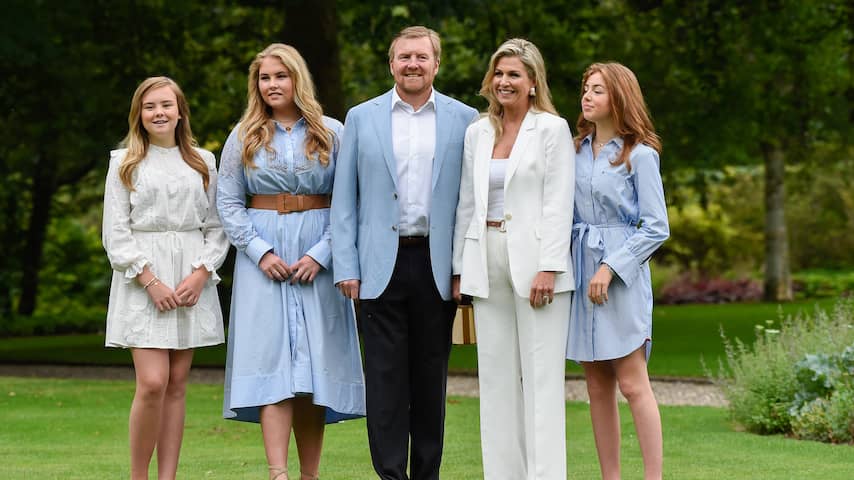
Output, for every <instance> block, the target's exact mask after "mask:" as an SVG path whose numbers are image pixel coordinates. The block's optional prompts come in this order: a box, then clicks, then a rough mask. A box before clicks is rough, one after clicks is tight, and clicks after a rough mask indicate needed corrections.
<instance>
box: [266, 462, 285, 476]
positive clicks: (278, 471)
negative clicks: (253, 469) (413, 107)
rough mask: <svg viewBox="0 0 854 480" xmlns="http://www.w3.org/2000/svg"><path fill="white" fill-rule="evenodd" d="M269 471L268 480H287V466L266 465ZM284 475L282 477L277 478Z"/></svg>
mask: <svg viewBox="0 0 854 480" xmlns="http://www.w3.org/2000/svg"><path fill="white" fill-rule="evenodd" d="M267 470H269V471H270V480H288V467H279V466H273V465H270V466H269V467H267ZM282 475H284V477H283V478H279V477H281V476H282Z"/></svg>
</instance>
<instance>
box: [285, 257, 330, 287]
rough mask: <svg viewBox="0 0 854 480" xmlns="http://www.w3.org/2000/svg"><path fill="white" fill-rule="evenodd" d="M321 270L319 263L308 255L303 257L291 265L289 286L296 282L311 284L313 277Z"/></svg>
mask: <svg viewBox="0 0 854 480" xmlns="http://www.w3.org/2000/svg"><path fill="white" fill-rule="evenodd" d="M321 268H323V267H321V266H320V264H319V263H317V261H316V260H315V259H313V258H311V257H310V256H308V255H303V257H302V258H300V259H299V260H297V262H296V263H294V264H293V265H291V285H293V284H294V283H296V282H301V283H311V282H313V281H314V277H316V276H317V273H318V272H320V269H321Z"/></svg>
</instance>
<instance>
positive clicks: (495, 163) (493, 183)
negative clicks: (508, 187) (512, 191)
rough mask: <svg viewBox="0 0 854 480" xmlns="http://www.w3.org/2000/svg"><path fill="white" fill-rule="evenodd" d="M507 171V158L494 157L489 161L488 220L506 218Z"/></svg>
mask: <svg viewBox="0 0 854 480" xmlns="http://www.w3.org/2000/svg"><path fill="white" fill-rule="evenodd" d="M506 172H507V159H506V158H493V159H492V161H491V162H489V203H488V204H487V208H486V219H487V220H503V219H504V175H505V173H506Z"/></svg>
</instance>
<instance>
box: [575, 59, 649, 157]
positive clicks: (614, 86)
mask: <svg viewBox="0 0 854 480" xmlns="http://www.w3.org/2000/svg"><path fill="white" fill-rule="evenodd" d="M594 73H598V74H600V75H602V81H603V82H604V84H605V88H606V89H607V90H608V98H609V99H610V101H611V121H612V122H613V124H614V128H616V133H617V135H619V136H620V137H622V139H623V149H622V150H621V151H620V155H619V156H618V157H617V159H616V160H614V161H612V162H611V165H613V166H615V167H616V166H620V165H622V164H623V163H625V164H626V169H627V170H629V171H631V170H632V164H631V162H630V161H629V155H630V154H631V153H632V149H633V148H634V147H635V145H637V144H639V143H643V144H645V145H648V146H650V147H651V148H653V149H655V151H657V152H658V153H661V139H660V138H659V137H658V135H657V134H656V133H655V127H654V126H653V125H652V119H651V118H650V115H649V109H647V106H646V102H644V99H643V93H641V88H640V84H638V79H637V77H635V74H634V73H633V72H632V71H631V70H629V68H628V67H626V66H625V65H622V64H620V63H617V62H607V63H594V64H592V65H590V66H589V67H587V70H585V71H584V76H583V77H582V79H581V96H584V85H586V84H587V80H588V79H589V78H590V76H591V75H593V74H594ZM576 128H577V129H578V134H577V135H576V136H575V139H574V141H575V151H576V152H578V151H579V150H580V149H581V142H582V140H584V138H585V137H587V135H590V134H591V133H595V132H596V124H595V123H593V122H590V121H588V120H586V119H585V118H584V113H583V112H582V113H581V114H579V115H578V122H577V123H576Z"/></svg>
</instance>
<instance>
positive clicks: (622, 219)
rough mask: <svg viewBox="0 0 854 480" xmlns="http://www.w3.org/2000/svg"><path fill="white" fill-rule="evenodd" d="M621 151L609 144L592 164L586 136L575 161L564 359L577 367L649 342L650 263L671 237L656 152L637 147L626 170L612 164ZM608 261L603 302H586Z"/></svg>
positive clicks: (618, 142)
mask: <svg viewBox="0 0 854 480" xmlns="http://www.w3.org/2000/svg"><path fill="white" fill-rule="evenodd" d="M622 148H623V140H622V139H621V138H615V139H612V140H611V141H610V142H608V143H607V144H606V145H605V146H604V147H603V148H602V149H601V150H600V152H599V155H598V156H597V157H596V158H595V159H594V158H593V148H592V144H591V137H590V136H588V137H587V138H585V139H584V140H583V141H582V143H581V149H580V151H579V152H578V154H577V155H576V157H575V212H574V218H573V225H572V261H573V268H574V269H575V281H576V286H575V293H574V294H573V296H572V308H571V314H570V323H569V337H568V339H567V349H566V357H567V358H568V359H570V360H575V361H577V362H582V361H583V362H589V361H594V360H611V359H615V358H622V357H625V356H626V355H628V354H629V353H631V352H633V351H635V350H636V349H637V348H638V347H640V346H642V345H644V344H645V345H646V355H647V358H649V352H650V348H651V341H652V283H651V280H650V274H649V263H648V260H649V257H650V255H652V253H653V252H655V250H656V249H657V248H658V247H659V246H661V244H662V243H663V242H664V241H665V240H666V239H667V237H669V236H670V227H669V226H668V224H667V207H666V206H665V204H664V188H663V186H662V183H661V174H660V173H659V159H658V153H657V152H656V151H655V150H653V149H652V148H650V147H648V146H646V145H636V146H635V147H634V149H633V150H632V152H631V154H630V156H629V161H630V163H631V165H632V168H631V172H629V171H628V170H627V168H626V165H625V164H623V165H620V166H618V167H614V166H612V165H611V164H610V162H611V160H615V159H616V158H617V156H618V155H619V154H620V151H621V150H622ZM602 263H607V264H608V265H610V266H611V268H612V269H613V270H614V271H615V273H616V276H615V277H614V279H613V280H612V281H611V284H610V285H609V286H608V301H607V303H605V304H603V305H595V304H594V303H592V302H591V301H590V299H589V298H588V297H587V291H588V288H589V286H590V279H591V278H593V274H595V273H596V270H598V269H599V266H600V264H602Z"/></svg>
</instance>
